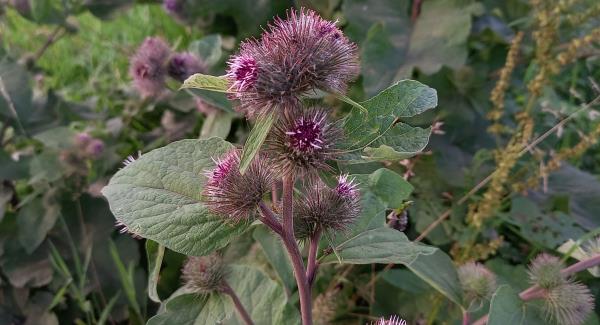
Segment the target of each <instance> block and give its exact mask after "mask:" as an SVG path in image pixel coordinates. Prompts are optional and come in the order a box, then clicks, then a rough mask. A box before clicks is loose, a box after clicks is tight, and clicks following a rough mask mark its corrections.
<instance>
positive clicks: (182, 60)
mask: <svg viewBox="0 0 600 325" xmlns="http://www.w3.org/2000/svg"><path fill="white" fill-rule="evenodd" d="M168 71H169V76H171V78H173V79H175V80H178V81H181V82H183V81H185V79H187V78H188V77H189V76H191V75H193V74H194V73H202V72H204V71H206V67H205V65H204V62H202V61H200V59H199V58H198V57H197V56H196V55H194V54H193V53H191V52H183V53H176V54H175V55H173V56H171V58H170V59H169V67H168Z"/></svg>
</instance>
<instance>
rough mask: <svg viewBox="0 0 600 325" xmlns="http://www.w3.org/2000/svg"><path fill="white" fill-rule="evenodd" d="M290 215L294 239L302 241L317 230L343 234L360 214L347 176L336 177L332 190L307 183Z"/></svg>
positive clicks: (353, 188) (355, 193)
mask: <svg viewBox="0 0 600 325" xmlns="http://www.w3.org/2000/svg"><path fill="white" fill-rule="evenodd" d="M294 212H295V217H296V219H297V220H298V225H299V226H298V227H297V228H296V229H295V231H297V233H296V236H297V238H298V239H306V238H307V237H309V236H310V235H311V234H312V233H314V231H316V230H318V229H321V230H323V231H345V230H347V229H348V227H349V226H350V225H351V224H352V223H353V222H354V221H355V220H356V218H357V217H358V215H359V214H360V193H359V191H358V188H357V186H356V184H355V183H354V182H353V180H350V179H348V177H347V176H340V177H339V178H338V184H337V185H336V187H335V188H330V187H328V186H327V185H325V184H324V183H323V182H322V181H320V180H316V181H311V182H310V183H309V184H308V186H307V189H306V192H305V194H304V196H303V197H301V198H299V199H298V200H296V202H295V206H294ZM295 223H296V222H295Z"/></svg>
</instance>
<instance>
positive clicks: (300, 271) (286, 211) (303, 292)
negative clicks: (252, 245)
mask: <svg viewBox="0 0 600 325" xmlns="http://www.w3.org/2000/svg"><path fill="white" fill-rule="evenodd" d="M294 180H295V176H294V175H291V174H290V175H287V176H285V177H284V178H283V195H282V203H283V207H282V210H283V236H282V239H283V244H284V245H285V248H286V249H287V251H288V254H289V256H290V260H291V261H292V267H293V269H294V276H295V278H296V284H297V285H298V295H299V296H300V313H301V314H302V324H303V325H312V299H311V294H310V287H309V285H308V280H307V278H306V273H305V270H304V262H303V261H302V255H300V249H299V248H298V243H297V242H296V236H295V235H294Z"/></svg>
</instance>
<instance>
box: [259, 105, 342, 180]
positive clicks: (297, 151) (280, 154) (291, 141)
mask: <svg viewBox="0 0 600 325" xmlns="http://www.w3.org/2000/svg"><path fill="white" fill-rule="evenodd" d="M341 138H342V131H341V128H340V127H339V126H338V125H337V124H335V123H332V122H330V121H329V119H328V116H327V112H326V111H325V109H324V108H311V109H308V110H305V111H302V112H295V113H286V114H284V116H283V117H282V118H281V119H279V120H278V121H277V123H276V124H275V126H274V127H273V129H272V130H271V133H270V134H269V136H268V137H267V139H266V141H265V143H266V145H267V151H268V152H269V154H270V155H271V156H272V158H273V159H274V161H275V164H276V166H277V167H278V169H279V170H280V171H281V172H283V173H286V174H287V173H290V172H293V173H297V174H301V173H306V172H308V173H315V172H317V171H318V170H319V169H326V168H327V167H328V166H327V164H326V162H327V160H330V159H333V158H335V157H336V155H337V154H338V152H339V151H338V150H336V148H335V144H336V143H337V142H339V140H340V139H341Z"/></svg>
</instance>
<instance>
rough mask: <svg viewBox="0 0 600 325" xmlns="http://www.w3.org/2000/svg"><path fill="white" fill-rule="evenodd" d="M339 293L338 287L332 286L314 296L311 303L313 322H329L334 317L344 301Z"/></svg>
mask: <svg viewBox="0 0 600 325" xmlns="http://www.w3.org/2000/svg"><path fill="white" fill-rule="evenodd" d="M339 293H340V288H334V289H332V290H327V291H325V292H323V293H321V294H319V295H318V296H317V297H316V298H315V302H314V304H313V306H314V307H313V310H312V315H313V319H314V322H315V324H317V325H319V324H322V325H326V324H331V322H332V321H333V320H334V319H335V316H336V313H337V311H338V309H339V307H340V305H342V304H343V303H344V301H343V300H342V299H340V298H341V297H340V294H339Z"/></svg>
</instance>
